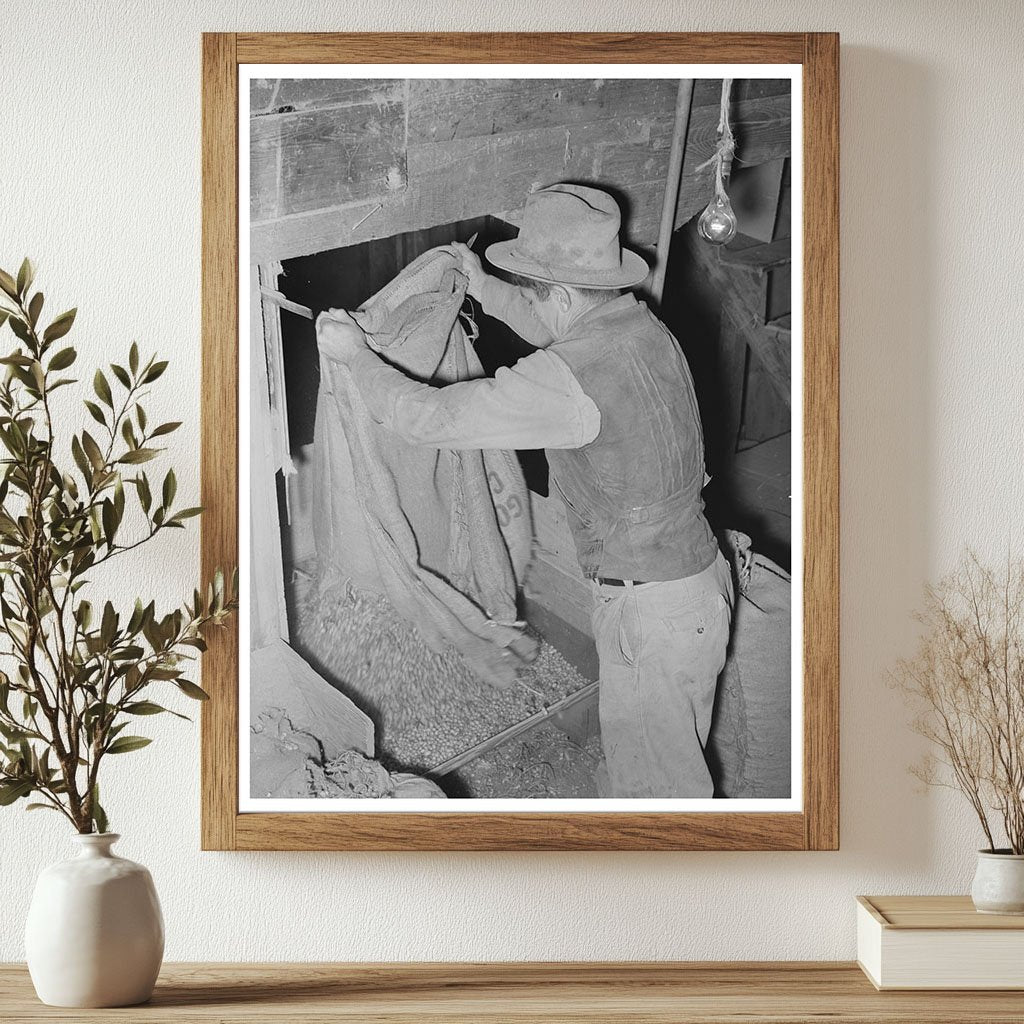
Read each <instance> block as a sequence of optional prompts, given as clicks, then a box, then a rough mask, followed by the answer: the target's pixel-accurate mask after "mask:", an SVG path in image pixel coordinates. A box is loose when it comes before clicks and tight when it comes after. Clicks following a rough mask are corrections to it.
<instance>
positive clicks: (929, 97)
mask: <svg viewBox="0 0 1024 1024" xmlns="http://www.w3.org/2000/svg"><path fill="white" fill-rule="evenodd" d="M936 88H937V83H936V75H935V73H934V71H933V70H932V69H931V68H929V67H927V66H925V65H921V64H915V63H912V62H909V61H907V60H904V59H900V58H897V57H895V56H894V55H893V54H892V53H889V52H886V51H882V50H876V49H870V48H866V47H858V46H844V47H843V52H842V73H841V90H842V92H841V95H842V99H841V112H840V124H841V125H842V126H843V131H842V156H841V167H842V173H841V181H840V223H841V231H842V236H841V268H842V271H841V281H842V295H841V305H840V309H841V322H840V337H841V350H840V351H841V358H840V381H841V384H840V392H841V429H840V444H841V469H842V477H841V489H840V494H841V517H840V521H841V529H842V536H841V540H842V547H841V565H840V575H841V580H842V593H841V602H842V606H841V607H842V636H841V651H842V672H841V678H842V684H841V685H842V697H841V704H842V709H841V722H842V735H841V743H842V767H841V780H842V795H841V808H842V821H841V844H842V850H843V852H844V855H845V857H846V858H850V857H851V856H852V857H853V858H854V859H855V862H856V860H857V859H863V860H864V862H865V864H864V867H865V868H867V869H870V868H872V867H874V868H875V869H877V867H878V866H879V865H892V866H894V867H895V868H897V869H898V870H900V871H905V872H909V871H924V870H926V869H927V868H928V866H929V865H928V860H929V850H930V849H933V848H935V846H936V844H935V841H934V837H933V833H936V832H938V831H939V830H940V829H941V828H942V826H941V824H940V823H939V822H932V821H929V820H928V817H929V807H930V806H931V807H935V806H936V804H935V802H934V801H927V800H925V799H924V798H923V797H922V795H921V793H920V787H919V784H918V783H917V782H916V780H914V779H913V778H912V777H911V776H910V775H909V774H908V772H907V765H908V764H910V763H912V762H913V761H915V760H916V759H917V757H918V755H919V753H920V751H921V749H922V747H921V742H922V741H920V740H919V738H918V737H916V736H915V735H914V734H913V733H911V732H910V730H909V726H908V723H909V721H910V717H911V715H910V712H909V710H908V709H907V708H906V706H905V705H904V703H903V699H902V697H901V695H900V694H898V693H897V692H895V691H894V690H892V689H891V688H890V686H889V685H888V681H887V680H888V672H889V671H890V670H891V669H892V667H893V665H894V663H895V661H896V659H897V658H898V657H899V656H900V655H905V654H907V653H909V651H910V649H911V646H912V642H913V636H914V624H913V622H912V619H911V611H912V610H913V609H914V608H916V607H918V606H919V605H920V601H921V594H922V586H923V584H924V582H925V581H926V580H927V579H928V578H929V576H930V575H931V573H932V571H933V569H932V558H931V548H932V543H933V526H932V518H931V515H930V512H929V507H928V501H929V497H930V494H931V488H932V481H933V478H934V469H933V467H934V461H935V458H936V454H937V453H935V452H933V451H932V450H931V444H932V443H933V442H932V440H931V439H932V429H931V428H932V425H933V423H934V421H935V417H934V415H933V409H932V403H933V401H934V398H933V391H934V383H933V378H934V368H933V365H932V345H933V332H934V327H935V320H934V308H935V305H936V302H937V299H938V296H937V295H936V292H935V281H936V276H937V262H938V260H939V258H940V257H939V254H938V253H937V252H936V250H935V244H934V238H933V227H932V225H933V219H934V217H935V216H936V210H935V204H934V200H933V196H934V189H933V178H932V176H931V174H930V168H931V167H933V166H939V165H940V164H939V163H937V162H936V161H935V158H936V157H938V156H939V154H938V147H939V141H938V139H937V137H936V129H935V116H934V110H935V104H936ZM854 112H856V114H857V116H856V118H855V117H854V116H853V115H854ZM854 124H856V133H854V132H853V131H852V126H853V125H854ZM852 866H853V865H851V867H852Z"/></svg>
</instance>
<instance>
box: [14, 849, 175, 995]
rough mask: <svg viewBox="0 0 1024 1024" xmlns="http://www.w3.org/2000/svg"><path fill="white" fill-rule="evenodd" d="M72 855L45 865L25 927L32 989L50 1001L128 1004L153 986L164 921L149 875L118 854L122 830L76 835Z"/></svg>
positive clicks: (157, 971)
mask: <svg viewBox="0 0 1024 1024" xmlns="http://www.w3.org/2000/svg"><path fill="white" fill-rule="evenodd" d="M74 838H75V841H76V842H77V843H78V844H79V845H80V846H81V851H80V853H79V855H78V856H77V857H73V858H71V859H70V860H65V861H61V862H60V863H59V864H53V865H51V866H50V867H48V868H46V869H45V870H44V871H43V872H42V873H41V874H40V876H39V881H38V882H37V883H36V889H35V893H34V895H33V897H32V904H31V906H30V907H29V912H28V922H27V924H26V926H25V954H26V959H27V961H28V969H29V973H30V974H31V975H32V983H33V984H34V985H35V988H36V994H37V995H38V996H39V998H40V999H41V1000H42V1001H43V1002H44V1003H47V1004H48V1005H50V1006H77V1007H86V1006H133V1005H135V1004H136V1003H142V1002H145V1001H146V1000H147V999H148V998H149V997H150V995H152V992H153V986H154V985H155V984H156V978H157V975H158V974H159V973H160V964H161V962H162V961H163V955H164V921H163V915H162V914H161V913H160V902H159V900H158V899H157V896H156V889H154V888H153V879H152V877H151V876H150V874H149V872H148V871H147V870H146V869H145V868H144V867H143V866H142V865H141V864H135V863H133V862H132V861H130V860H124V859H123V858H121V857H116V856H115V855H114V854H113V853H112V852H111V849H110V848H111V846H113V845H114V843H116V842H117V840H118V839H120V838H121V837H120V836H117V835H114V834H113V833H111V832H106V833H104V834H102V835H88V836H83V835H77V836H75V837H74Z"/></svg>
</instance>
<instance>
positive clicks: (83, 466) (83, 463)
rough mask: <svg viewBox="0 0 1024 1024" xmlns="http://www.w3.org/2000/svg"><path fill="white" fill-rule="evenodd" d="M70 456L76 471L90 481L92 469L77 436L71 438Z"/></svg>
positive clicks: (0, 435)
mask: <svg viewBox="0 0 1024 1024" xmlns="http://www.w3.org/2000/svg"><path fill="white" fill-rule="evenodd" d="M0 437H2V434H0ZM71 455H72V457H73V458H74V460H75V465H76V466H78V471H79V472H80V473H81V474H82V476H83V477H85V479H86V480H89V481H91V480H92V468H91V467H90V465H89V460H88V458H87V457H86V454H85V451H84V449H83V448H82V443H81V441H79V440H78V437H77V435H76V436H74V437H72V438H71Z"/></svg>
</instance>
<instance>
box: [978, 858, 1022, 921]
mask: <svg viewBox="0 0 1024 1024" xmlns="http://www.w3.org/2000/svg"><path fill="white" fill-rule="evenodd" d="M971 899H973V900H974V907H975V909H976V910H978V911H979V912H980V913H982V914H1024V854H1020V853H1011V852H1010V851H1009V850H995V851H992V850H979V851H978V870H977V871H976V872H975V873H974V884H973V885H972V886H971Z"/></svg>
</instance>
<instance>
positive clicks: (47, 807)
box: [25, 804, 60, 812]
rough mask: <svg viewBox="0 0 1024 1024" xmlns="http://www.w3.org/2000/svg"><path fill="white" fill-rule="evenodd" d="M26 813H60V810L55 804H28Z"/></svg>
mask: <svg viewBox="0 0 1024 1024" xmlns="http://www.w3.org/2000/svg"><path fill="white" fill-rule="evenodd" d="M25 810H26V811H58V812H59V810H60V809H59V808H57V807H54V806H53V804H27V805H26V807H25Z"/></svg>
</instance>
